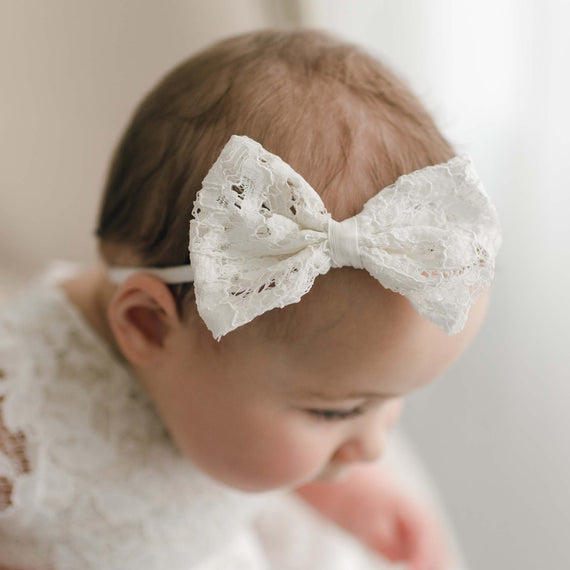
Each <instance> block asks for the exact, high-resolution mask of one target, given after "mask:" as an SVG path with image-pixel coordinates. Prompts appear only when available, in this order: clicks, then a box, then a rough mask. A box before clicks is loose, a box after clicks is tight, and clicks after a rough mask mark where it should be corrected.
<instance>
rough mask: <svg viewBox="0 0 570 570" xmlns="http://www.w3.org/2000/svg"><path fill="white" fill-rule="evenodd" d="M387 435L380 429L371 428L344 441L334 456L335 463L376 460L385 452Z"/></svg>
mask: <svg viewBox="0 0 570 570" xmlns="http://www.w3.org/2000/svg"><path fill="white" fill-rule="evenodd" d="M384 447H385V437H384V433H383V432H382V431H380V430H370V431H369V432H366V433H363V434H359V435H358V436H355V437H353V438H351V439H349V440H348V441H346V442H344V443H343V444H342V445H341V446H340V447H339V448H338V449H337V451H336V453H335V454H334V456H333V457H332V461H333V462H335V463H357V462H362V461H366V462H368V461H376V460H377V459H379V458H380V457H381V456H382V454H383V453H384Z"/></svg>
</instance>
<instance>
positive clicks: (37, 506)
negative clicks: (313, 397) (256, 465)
mask: <svg viewBox="0 0 570 570" xmlns="http://www.w3.org/2000/svg"><path fill="white" fill-rule="evenodd" d="M263 500H264V499H263V496H256V495H250V494H246V493H241V492H239V491H237V490H233V489H230V488H228V487H226V486H223V485H221V484H218V483H217V482H216V481H214V480H212V479H210V478H209V477H207V476H205V475H204V474H202V473H201V472H199V471H198V470H197V469H195V468H194V467H193V466H192V464H191V463H190V462H188V461H187V460H186V459H185V458H183V457H182V455H181V454H180V453H179V451H178V449H177V448H176V447H175V445H174V444H173V442H172V441H171V439H170V437H169V435H168V434H167V432H166V431H165V428H164V427H163V424H162V422H161V421H160V419H159V417H158V416H157V414H156V412H155V410H154V407H153V405H152V403H151V401H150V399H149V397H148V396H147V394H146V393H145V392H144V390H143V389H142V388H141V386H140V384H139V382H138V381H136V379H135V378H134V377H133V376H132V374H131V373H130V371H129V369H128V368H127V367H125V366H123V365H122V363H120V362H119V361H117V359H116V358H115V356H114V355H113V354H112V353H111V350H110V348H109V347H108V346H107V345H105V344H104V342H103V341H102V339H100V338H99V337H98V336H97V335H96V334H95V333H94V331H93V330H92V329H91V328H90V327H89V325H88V324H87V322H86V321H84V320H83V317H82V315H81V314H80V313H79V312H78V311H77V310H76V308H75V307H74V306H72V305H71V304H70V303H69V302H68V301H67V298H66V297H65V294H64V293H63V291H62V290H60V289H59V288H58V287H56V286H55V285H47V284H46V283H45V282H41V283H40V282H36V283H34V284H31V285H29V286H28V287H27V288H26V289H25V290H23V291H21V292H20V294H19V295H18V296H16V297H14V298H13V299H11V300H6V301H4V302H3V304H2V305H0V565H2V564H4V565H8V566H10V565H12V566H14V567H20V568H34V567H35V568H37V569H38V570H46V569H47V568H49V569H53V570H77V569H79V568H81V569H82V570H83V569H86V570H89V569H103V568H104V569H105V570H115V569H116V570H119V569H120V570H128V569H131V568H132V569H133V570H134V569H136V570H151V569H152V570H154V569H161V570H164V569H165V568H168V569H169V570H188V569H190V568H192V569H194V568H195V567H198V566H199V565H200V564H204V565H205V566H204V567H205V568H206V567H207V568H212V569H214V568H216V569H218V568H227V567H228V566H227V565H224V564H223V561H224V560H225V564H227V563H228V560H229V561H232V560H233V561H236V566H235V568H244V569H245V568H248V569H249V568H255V569H256V570H257V569H262V568H264V565H263V560H262V558H261V557H260V554H259V552H258V548H257V547H256V546H255V545H254V544H252V543H251V541H252V540H253V535H251V536H250V535H249V534H248V533H247V532H245V533H244V530H243V529H244V526H246V525H245V523H246V521H248V520H250V518H251V517H252V516H253V515H254V514H255V513H256V512H257V510H258V509H259V508H260V506H261V504H262V502H263ZM240 533H241V534H240ZM214 552H216V553H218V554H217V555H216V556H217V560H219V564H218V563H215V562H213V559H211V555H212V553H214ZM224 553H225V554H224ZM254 553H255V554H254ZM239 560H242V562H243V563H241V562H240V564H241V565H240V564H238V563H237V561H239ZM247 561H249V562H247ZM230 567H231V563H230Z"/></svg>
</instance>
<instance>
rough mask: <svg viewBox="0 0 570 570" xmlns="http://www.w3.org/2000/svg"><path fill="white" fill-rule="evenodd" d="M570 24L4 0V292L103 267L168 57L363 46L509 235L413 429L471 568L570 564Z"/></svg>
mask: <svg viewBox="0 0 570 570" xmlns="http://www.w3.org/2000/svg"><path fill="white" fill-rule="evenodd" d="M569 21H570V2H567V1H565V0H479V1H478V2H472V1H468V0H430V1H429V2H428V1H426V0H405V1H403V0H384V1H382V0H350V1H348V0H344V1H343V0H209V1H208V2H203V1H198V0H194V1H191V0H186V1H182V0H170V1H169V2H159V1H157V0H123V1H121V2H117V1H116V0H98V1H97V2H89V1H75V0H50V1H49V2H44V1H42V0H36V1H35V2H34V1H28V2H21V1H19V0H0V68H1V69H2V75H1V79H0V82H1V83H0V85H1V89H0V133H1V136H0V154H1V157H2V168H1V170H0V181H1V182H0V291H2V292H4V293H6V292H10V291H12V290H14V289H15V288H17V287H18V286H19V285H20V284H21V283H23V282H24V281H25V280H26V279H28V278H29V277H30V276H32V275H33V274H35V273H37V272H39V271H41V270H42V269H43V268H44V267H45V265H46V264H47V263H48V262H49V261H50V260H51V259H53V258H60V259H67V260H71V261H85V262H87V263H89V262H92V261H93V260H94V259H95V257H94V241H93V239H92V237H91V235H92V231H93V227H94V221H95V214H96V209H97V205H98V199H99V193H100V191H101V187H102V184H103V180H104V177H105V174H106V170H107V167H108V161H109V157H110V153H111V150H112V149H113V147H114V145H115V143H116V141H117V138H118V136H119V134H120V132H121V131H122V129H123V128H124V126H125V124H126V122H127V120H128V117H129V115H130V113H131V112H132V110H133V108H134V106H135V105H136V104H137V103H138V101H139V100H140V99H141V97H142V95H143V94H144V93H146V91H147V90H148V89H149V88H150V87H151V86H152V85H153V84H154V83H155V82H156V81H157V80H158V79H159V78H160V77H161V76H162V75H163V74H164V73H165V72H166V71H167V70H168V69H170V68H171V67H172V66H173V65H174V64H176V63H178V62H179V61H180V60H182V59H184V58H186V57H188V56H189V55H190V54H191V53H192V52H194V51H196V50H198V49H201V48H202V47H204V46H206V45H207V44H209V43H211V42H213V41H215V40H217V39H220V38H222V37H225V36H228V35H232V34H236V33H239V32H245V31H249V30H252V29H256V28H261V27H266V26H292V25H293V26H295V25H296V26H311V27H319V28H327V29H330V30H333V31H335V32H336V33H338V34H339V35H342V36H344V37H345V38H346V39H349V40H353V41H356V42H358V43H360V44H362V45H364V46H366V47H367V48H368V49H370V50H371V51H372V52H374V53H375V54H376V55H377V56H378V57H381V58H382V59H383V60H384V61H386V62H387V63H388V64H390V65H392V66H393V67H394V68H395V69H396V70H397V71H398V73H399V74H400V75H401V76H403V77H404V78H405V79H406V80H407V81H408V83H409V85H410V86H411V87H412V89H413V90H414V91H415V92H416V93H417V94H418V95H419V96H420V98H421V99H422V100H423V102H424V103H425V105H426V106H427V108H428V109H429V110H430V111H431V112H432V114H433V115H434V116H435V118H436V121H437V123H438V125H439V126H440V128H441V130H442V131H443V133H444V135H445V136H446V137H447V138H448V139H449V140H450V141H451V142H452V143H453V144H454V145H455V147H456V149H457V150H458V151H466V152H469V153H470V154H471V155H472V156H473V158H474V160H475V163H476V165H477V168H478V171H479V174H480V176H481V178H482V180H483V182H484V184H485V187H486V189H487V192H488V193H489V194H490V195H491V198H492V199H493V201H494V202H495V204H496V205H497V208H498V210H499V215H500V217H501V220H502V224H503V231H504V243H503V246H502V249H501V251H500V253H499V258H498V265H497V273H496V281H495V285H494V290H493V296H492V298H491V305H490V309H489V314H488V317H487V320H486V322H485V324H484V326H483V328H482V330H481V332H480V334H479V336H478V337H477V339H476V341H475V342H474V344H473V345H472V346H471V347H470V348H469V349H468V351H467V352H466V353H465V354H464V356H463V357H462V358H461V359H460V360H459V361H457V362H456V363H455V364H454V365H453V366H452V367H451V368H450V369H448V371H447V372H446V373H445V374H444V375H443V376H442V377H441V378H440V379H438V380H437V381H436V382H435V383H433V384H432V385H430V386H429V387H427V388H424V389H422V390H421V391H420V392H418V393H417V394H415V395H413V396H411V397H410V398H409V400H408V404H407V407H406V408H405V412H404V416H403V425H404V429H405V430H406V433H407V434H408V435H409V436H410V438H411V439H412V440H413V442H414V444H415V447H416V448H417V450H418V453H419V454H420V456H421V458H422V459H423V462H424V463H425V464H426V465H427V466H428V468H429V470H430V471H431V473H432V475H433V477H434V480H435V481H436V484H437V487H438V489H439V491H440V493H441V495H442V497H443V500H444V502H445V506H446V509H447V511H448V513H449V516H450V519H451V521H452V523H453V525H454V528H455V532H456V535H457V536H458V538H459V542H460V544H461V546H462V549H463V552H464V555H465V558H466V560H467V562H468V564H469V567H470V568H472V569H483V568H484V569H485V570H504V569H516V570H537V569H540V570H543V569H550V568H552V569H555V568H556V569H561V568H570V549H569V548H567V542H568V539H567V534H568V531H569V530H570V489H569V482H570V443H569V433H570V414H569V413H568V407H569V406H570V357H569V353H570V350H569V348H568V344H569V342H570V332H569V322H570V302H569V300H568V292H569V291H570V187H569V186H570V184H569V180H570V168H569V163H570V143H569V141H570V110H569V104H568V102H569V101H570V80H569V71H568V70H569V69H570V39H569V38H570V35H569V34H568V22H569Z"/></svg>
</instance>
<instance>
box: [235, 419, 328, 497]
mask: <svg viewBox="0 0 570 570" xmlns="http://www.w3.org/2000/svg"><path fill="white" fill-rule="evenodd" d="M243 459H246V461H242V462H241V471H242V473H243V474H246V473H247V478H248V480H249V482H250V483H252V484H255V485H257V486H258V490H262V489H265V490H269V489H276V488H279V487H285V486H291V485H295V484H297V483H302V482H305V481H307V480H308V479H310V478H311V477H312V476H314V475H316V474H317V473H318V472H319V471H320V470H321V469H322V468H323V465H324V464H325V463H326V462H327V460H328V458H327V457H326V447H325V446H324V445H319V442H317V441H314V440H313V439H311V438H310V437H307V434H305V433H299V432H297V431H295V430H294V429H293V430H286V429H282V428H281V427H276V428H274V429H268V428H266V429H265V431H264V432H263V433H258V434H257V438H256V441H255V443H254V442H253V441H252V444H251V446H250V447H249V450H248V456H247V457H244V458H243Z"/></svg>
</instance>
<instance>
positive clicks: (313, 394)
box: [296, 390, 400, 401]
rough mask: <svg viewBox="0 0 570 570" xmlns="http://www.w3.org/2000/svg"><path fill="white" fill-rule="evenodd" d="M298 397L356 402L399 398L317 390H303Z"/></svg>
mask: <svg viewBox="0 0 570 570" xmlns="http://www.w3.org/2000/svg"><path fill="white" fill-rule="evenodd" d="M296 395H298V396H300V397H305V398H318V399H320V400H330V401H334V400H356V399H359V398H380V399H386V400H388V399H390V398H399V397H400V396H399V395H397V394H379V393H377V392H347V393H343V394H330V393H325V392H319V391H317V390H301V391H300V392H297V393H296Z"/></svg>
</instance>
